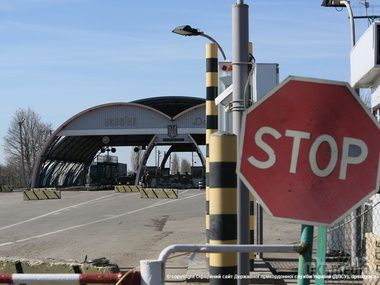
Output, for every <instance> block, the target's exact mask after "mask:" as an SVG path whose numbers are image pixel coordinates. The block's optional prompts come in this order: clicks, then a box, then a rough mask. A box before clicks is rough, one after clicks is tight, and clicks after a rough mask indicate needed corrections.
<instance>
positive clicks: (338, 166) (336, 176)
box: [238, 77, 380, 225]
mask: <svg viewBox="0 0 380 285" xmlns="http://www.w3.org/2000/svg"><path fill="white" fill-rule="evenodd" d="M379 153H380V132H379V125H378V123H377V122H376V120H375V119H374V118H373V116H371V115H370V113H369V112H368V111H367V109H366V107H365V106H364V105H363V104H362V103H361V101H360V99H359V98H358V96H357V95H356V94H355V93H354V92H353V90H352V89H351V88H350V87H349V86H348V84H346V83H343V82H334V81H326V80H318V79H309V78H300V77H289V78H287V79H286V80H285V81H284V82H283V83H282V84H281V85H279V86H278V87H277V88H276V89H275V90H274V91H272V92H271V93H270V94H268V95H267V96H266V97H265V98H264V99H263V100H262V101H260V102H258V103H257V104H255V105H254V106H253V107H251V108H250V109H249V110H247V112H246V114H245V117H244V119H243V129H242V138H241V147H240V161H239V163H238V173H239V175H240V177H241V179H242V180H243V181H244V183H245V184H246V185H247V187H248V188H249V189H250V191H251V192H253V193H254V194H255V195H256V198H257V199H258V200H259V202H260V203H261V205H262V206H263V207H264V209H266V211H267V212H269V213H271V214H272V215H273V216H275V217H279V218H283V219H286V220H291V221H297V222H301V223H303V224H310V225H331V224H332V223H334V222H336V221H337V220H339V219H340V218H342V217H344V216H345V215H346V214H348V213H349V212H350V211H352V210H353V209H354V208H356V207H357V206H358V205H359V204H361V203H363V202H364V201H365V200H366V199H368V198H369V197H370V196H371V195H373V194H374V193H376V191H377V190H378V189H379V176H380V175H379V174H380V170H379V169H380V168H379V161H380V159H379V158H380V156H379Z"/></svg>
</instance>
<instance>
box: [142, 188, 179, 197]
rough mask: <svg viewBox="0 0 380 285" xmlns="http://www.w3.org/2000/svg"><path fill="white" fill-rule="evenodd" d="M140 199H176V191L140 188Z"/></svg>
mask: <svg viewBox="0 0 380 285" xmlns="http://www.w3.org/2000/svg"><path fill="white" fill-rule="evenodd" d="M140 197H141V198H150V199H178V190H177V189H165V188H141V190H140Z"/></svg>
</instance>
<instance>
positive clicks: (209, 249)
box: [140, 244, 306, 285]
mask: <svg viewBox="0 0 380 285" xmlns="http://www.w3.org/2000/svg"><path fill="white" fill-rule="evenodd" d="M305 250H306V245H304V244H297V245H294V244H286V245H275V244H268V245H227V244H224V245H209V244H205V245H202V244H201V245H199V244H198V245H197V244H177V245H171V246H168V247H166V248H165V249H164V250H163V251H161V253H160V256H159V257H158V259H157V260H141V261H140V272H141V285H164V283H165V265H166V261H167V260H168V257H169V256H170V254H172V253H175V252H204V253H226V252H230V253H231V252H247V253H249V252H275V253H279V252H296V253H299V254H302V253H303V252H304V251H305Z"/></svg>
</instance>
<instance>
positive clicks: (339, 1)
mask: <svg viewBox="0 0 380 285" xmlns="http://www.w3.org/2000/svg"><path fill="white" fill-rule="evenodd" d="M322 6H323V7H335V8H336V7H346V8H347V11H348V17H349V19H350V26H351V47H354V46H355V43H356V39H355V20H354V15H353V13H352V8H351V5H350V1H347V0H323V2H322Z"/></svg>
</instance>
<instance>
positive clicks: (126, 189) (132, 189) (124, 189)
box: [115, 185, 141, 193]
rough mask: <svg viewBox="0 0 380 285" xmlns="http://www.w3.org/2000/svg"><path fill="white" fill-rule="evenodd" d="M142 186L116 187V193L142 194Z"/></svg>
mask: <svg viewBox="0 0 380 285" xmlns="http://www.w3.org/2000/svg"><path fill="white" fill-rule="evenodd" d="M140 189H141V186H140V185H116V186H115V192H117V193H138V192H140Z"/></svg>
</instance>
